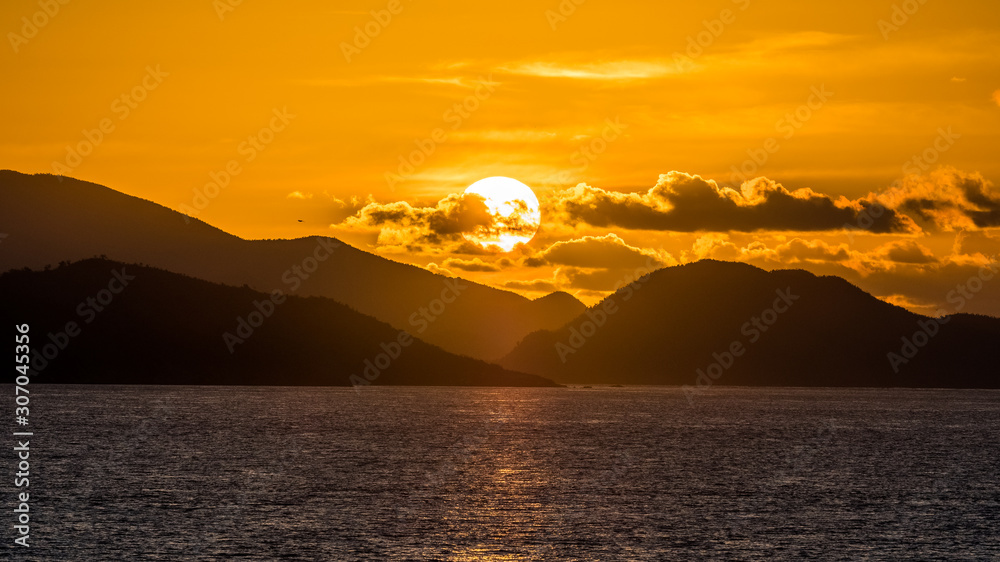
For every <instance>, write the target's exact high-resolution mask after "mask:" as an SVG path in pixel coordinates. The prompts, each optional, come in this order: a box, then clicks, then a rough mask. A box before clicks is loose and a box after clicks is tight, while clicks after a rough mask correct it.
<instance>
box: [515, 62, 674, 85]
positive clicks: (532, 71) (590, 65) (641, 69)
mask: <svg viewBox="0 0 1000 562" xmlns="http://www.w3.org/2000/svg"><path fill="white" fill-rule="evenodd" d="M498 70H500V71H501V72H507V73H509V74H520V75H523V76H536V77H541V78H566V79H574V80H606V81H611V82H624V81H629V80H646V79H650V78H662V77H664V76H669V75H672V74H678V73H680V72H682V71H683V69H682V68H681V67H680V66H679V65H678V64H677V63H674V62H666V61H659V60H614V61H602V62H552V61H528V62H518V63H510V64H506V65H504V66H501V67H500V68H499V69H498Z"/></svg>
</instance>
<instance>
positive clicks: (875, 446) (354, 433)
mask: <svg viewBox="0 0 1000 562" xmlns="http://www.w3.org/2000/svg"><path fill="white" fill-rule="evenodd" d="M3 388H4V389H5V392H6V391H10V392H9V393H7V394H6V395H7V396H13V391H12V388H10V387H9V386H7V387H3ZM32 390H33V392H32V394H31V400H32V401H31V424H32V427H31V429H32V430H33V431H34V432H35V437H33V438H32V439H31V445H30V446H31V461H32V462H31V472H32V477H31V485H30V493H31V500H32V506H31V510H32V511H31V514H32V519H31V534H30V536H31V543H32V547H31V549H30V551H29V550H28V549H13V548H12V547H10V544H11V541H12V536H11V534H12V533H11V525H12V524H13V514H12V513H11V509H13V498H12V496H11V495H10V492H11V491H12V487H11V486H10V484H11V483H12V481H13V472H14V470H13V465H14V459H13V454H12V453H10V452H9V451H10V448H5V449H6V450H7V451H8V453H7V454H6V455H5V457H4V459H5V460H4V461H3V466H7V467H8V468H7V469H5V470H6V471H7V472H10V475H9V476H10V478H8V476H3V481H4V482H5V484H4V485H3V487H2V490H3V491H4V495H3V498H4V502H5V503H6V505H4V506H2V512H4V513H7V514H8V515H6V516H4V517H5V518H6V519H8V521H5V522H4V523H3V527H4V529H5V539H4V543H5V544H4V546H3V549H2V550H0V558H3V557H7V558H13V559H38V560H230V559H245V560H279V559H284V560H541V559H544V560H692V559H705V558H713V559H726V560H756V559H760V560H764V559H772V558H778V559H803V558H823V559H830V560H836V559H843V560H848V559H851V560H854V559H865V558H868V559H873V560H883V559H897V560H899V559H922V560H930V559H945V558H947V559H966V560H986V559H997V558H998V557H1000V446H998V440H1000V431H998V430H1000V393H998V392H988V391H987V392H984V391H947V390H940V391H938V390H932V391H926V390H856V389H848V390H843V389H820V390H807V389H746V388H713V389H711V390H710V391H708V392H707V393H705V394H703V395H700V396H698V397H697V398H696V400H695V402H694V404H693V405H691V404H689V403H688V401H687V400H686V399H685V398H684V396H683V395H682V393H681V391H680V389H676V388H648V387H630V388H594V389H459V388H370V387H369V388H363V389H361V392H360V393H356V392H355V391H354V390H351V389H329V388H309V389H295V388H247V387H208V388H200V387H173V388H171V387H69V386H39V385H33V388H32ZM11 410H13V406H11ZM8 439H12V438H8ZM28 552H30V555H28V556H25V554H26V553H28Z"/></svg>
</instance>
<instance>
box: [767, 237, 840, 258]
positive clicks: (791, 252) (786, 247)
mask: <svg viewBox="0 0 1000 562" xmlns="http://www.w3.org/2000/svg"><path fill="white" fill-rule="evenodd" d="M850 258H851V254H850V251H849V250H848V247H847V244H840V245H838V246H832V245H830V244H828V243H826V242H824V241H822V240H803V239H801V238H794V239H792V240H790V241H788V242H786V243H784V244H781V245H779V246H778V247H777V248H775V251H774V259H777V260H778V261H781V262H787V263H800V262H812V263H817V262H819V263H822V262H843V261H847V260H849V259H850Z"/></svg>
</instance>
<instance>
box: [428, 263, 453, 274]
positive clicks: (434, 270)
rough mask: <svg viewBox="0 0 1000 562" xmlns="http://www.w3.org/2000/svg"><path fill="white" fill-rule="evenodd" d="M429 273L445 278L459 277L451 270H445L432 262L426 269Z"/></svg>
mask: <svg viewBox="0 0 1000 562" xmlns="http://www.w3.org/2000/svg"><path fill="white" fill-rule="evenodd" d="M424 269H426V270H427V271H430V272H431V273H437V274H438V275H444V276H445V277H457V276H456V275H455V274H454V273H453V272H452V271H451V270H448V269H445V268H443V267H440V266H438V264H436V263H434V262H431V263H429V264H427V266H426V267H424Z"/></svg>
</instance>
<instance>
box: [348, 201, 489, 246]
mask: <svg viewBox="0 0 1000 562" xmlns="http://www.w3.org/2000/svg"><path fill="white" fill-rule="evenodd" d="M334 226H335V227H337V228H345V229H354V230H381V233H380V235H379V240H378V243H379V244H380V245H399V244H401V243H427V244H441V243H443V242H446V241H449V240H451V241H461V235H462V233H466V232H473V231H477V230H479V229H486V230H489V229H492V228H493V227H494V217H493V215H491V214H490V212H489V210H488V209H487V207H486V203H485V202H484V201H483V198H482V197H481V196H479V195H475V194H468V195H466V194H462V195H455V194H453V195H449V196H447V197H445V198H444V199H441V200H440V201H438V202H437V203H436V204H435V205H434V206H433V207H414V206H413V205H411V204H410V203H408V202H406V201H394V202H390V203H379V202H375V201H369V202H368V203H367V204H366V205H365V206H364V207H362V208H360V209H358V210H357V212H356V213H355V214H353V215H351V216H349V217H347V218H346V219H345V220H344V221H343V222H341V223H340V224H337V225H334Z"/></svg>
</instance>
